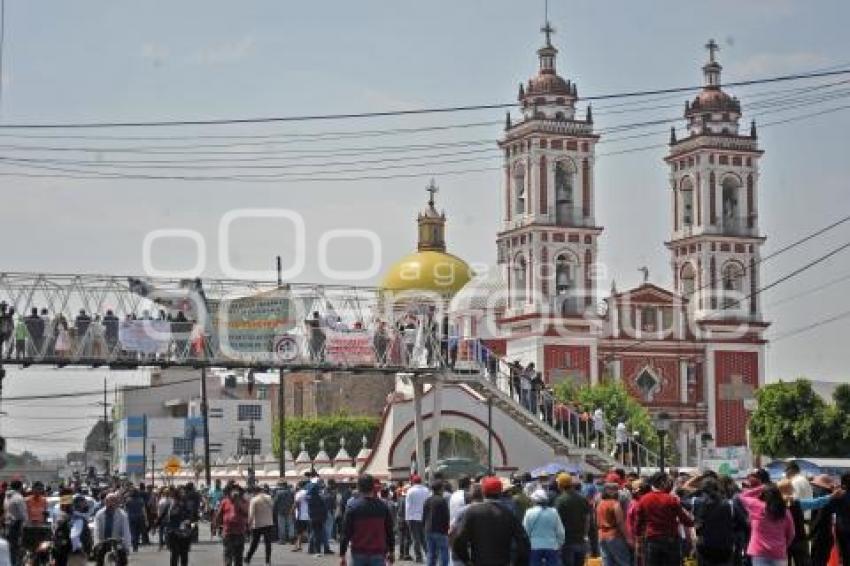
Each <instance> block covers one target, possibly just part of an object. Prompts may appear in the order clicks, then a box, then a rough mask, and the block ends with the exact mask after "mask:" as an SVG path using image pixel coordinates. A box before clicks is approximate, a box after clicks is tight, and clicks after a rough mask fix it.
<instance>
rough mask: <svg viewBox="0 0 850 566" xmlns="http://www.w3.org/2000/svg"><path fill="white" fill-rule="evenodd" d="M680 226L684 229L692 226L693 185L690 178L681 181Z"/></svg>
mask: <svg viewBox="0 0 850 566" xmlns="http://www.w3.org/2000/svg"><path fill="white" fill-rule="evenodd" d="M680 191H681V194H682V225H683V226H685V227H686V228H689V227H691V226H693V224H694V183H693V181H691V178H690V177H685V178H684V179H682V184H681V186H680Z"/></svg>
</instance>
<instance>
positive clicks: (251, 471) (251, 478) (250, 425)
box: [248, 415, 257, 487]
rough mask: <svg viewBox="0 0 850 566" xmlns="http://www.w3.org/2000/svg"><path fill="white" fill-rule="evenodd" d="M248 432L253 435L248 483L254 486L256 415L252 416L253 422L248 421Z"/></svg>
mask: <svg viewBox="0 0 850 566" xmlns="http://www.w3.org/2000/svg"><path fill="white" fill-rule="evenodd" d="M248 434H249V435H250V436H251V443H250V445H249V446H250V447H249V449H248V450H249V451H250V456H251V467H250V468H248V485H249V486H251V487H254V478H256V477H257V476H256V470H254V452H255V450H254V417H253V415H252V416H251V422H249V423H248Z"/></svg>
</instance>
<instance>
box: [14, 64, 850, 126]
mask: <svg viewBox="0 0 850 566" xmlns="http://www.w3.org/2000/svg"><path fill="white" fill-rule="evenodd" d="M847 74H850V69H844V70H837V71H822V72H808V73H796V74H791V75H780V76H774V77H767V78H763V79H753V80H748V81H737V82H730V83H726V84H725V85H724V86H726V87H736V86H741V87H743V86H751V85H757V84H768V83H776V82H786V81H797V80H807V79H814V78H821V77H830V76H839V75H847ZM702 88H703V85H698V86H687V87H674V88H665V89H654V90H641V91H627V92H618V93H612V94H601V95H595V96H587V97H583V98H581V100H586V101H593V100H610V99H618V98H636V97H643V96H651V95H657V94H672V93H677V92H690V91H694V90H699V89H702ZM515 106H516V102H510V103H495V104H474V105H467V106H445V107H433V108H415V109H409V110H385V111H378V112H353V113H340V114H305V115H294V116H268V117H256V118H214V119H206V120H158V121H149V122H65V123H52V124H46V123H43V124H34V123H29V124H28V123H17V124H2V125H0V129H7V130H8V129H71V128H75V129H76V128H136V127H163V126H165V127H174V126H210V125H232V124H265V123H276V122H308V121H320V120H351V119H364V118H381V117H389V116H412V115H421V114H448V113H455V112H470V111H477V110H498V109H504V108H513V107H515Z"/></svg>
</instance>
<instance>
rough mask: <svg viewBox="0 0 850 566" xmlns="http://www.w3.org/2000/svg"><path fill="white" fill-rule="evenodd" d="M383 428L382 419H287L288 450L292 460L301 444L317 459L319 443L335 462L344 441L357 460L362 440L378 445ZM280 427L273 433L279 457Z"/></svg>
mask: <svg viewBox="0 0 850 566" xmlns="http://www.w3.org/2000/svg"><path fill="white" fill-rule="evenodd" d="M379 426H380V421H379V419H377V418H375V417H348V416H343V415H335V416H329V417H315V418H288V419H286V427H285V428H286V448H287V449H288V450H289V451H290V452H292V454H293V456H295V455H297V453H298V452H299V451H300V450H301V442H304V445H305V447H306V448H307V452H309V453H310V455H311V456H314V457H315V455H316V454H317V453H318V452H319V441H320V440H324V441H325V451H326V452H327V453H328V455H329V456H330V457H331V458H333V457H334V456H336V454H337V452H339V440H340V438H345V442H346V444H345V446H346V450H348V453H349V454H350V455H351V456H352V458H353V457H355V456H357V452H358V451H359V450H360V442H361V438H362V437H363V436H366V441H367V442H368V444H369V446H372V444H373V443H374V442H375V436H376V435H377V433H378V427H379ZM278 430H279V428H278V423H275V425H274V428H273V429H272V442H273V444H272V446H273V448H272V449H273V450H274V453H275V456H278V457H279V454H278V446H279V440H278V438H279V436H278Z"/></svg>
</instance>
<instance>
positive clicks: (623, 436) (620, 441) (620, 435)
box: [614, 421, 629, 465]
mask: <svg viewBox="0 0 850 566" xmlns="http://www.w3.org/2000/svg"><path fill="white" fill-rule="evenodd" d="M614 437H615V438H614V439H615V440H616V441H617V461H618V462H620V463H621V464H623V465H625V463H626V450H627V449H628V442H629V432H628V430H627V429H626V423H624V422H623V421H620V422H619V423H617V429H616V430H615V431H614Z"/></svg>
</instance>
